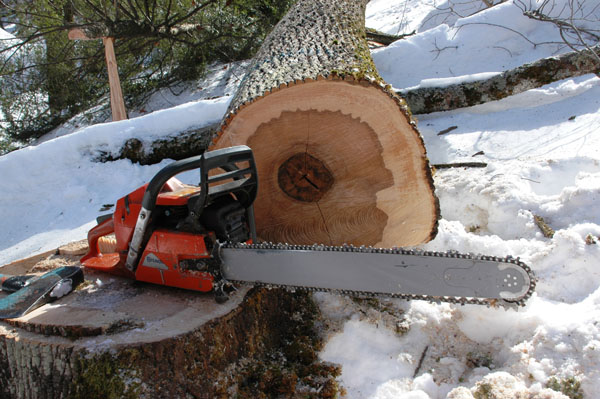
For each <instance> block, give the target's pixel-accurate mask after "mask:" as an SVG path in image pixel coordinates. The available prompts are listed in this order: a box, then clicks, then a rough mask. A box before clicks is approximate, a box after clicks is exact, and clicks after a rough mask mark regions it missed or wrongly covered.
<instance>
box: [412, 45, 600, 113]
mask: <svg viewBox="0 0 600 399" xmlns="http://www.w3.org/2000/svg"><path fill="white" fill-rule="evenodd" d="M592 51H593V52H595V53H596V54H600V46H596V47H593V48H592V49H591V50H582V51H574V52H570V53H565V54H562V55H559V56H556V57H550V58H543V59H541V60H538V61H535V62H533V63H531V64H525V65H522V66H520V67H517V68H515V69H511V70H509V71H505V72H503V73H501V74H499V75H496V76H494V77H492V78H490V79H487V80H480V81H475V82H466V83H459V84H454V85H450V86H447V87H425V88H422V89H416V90H411V91H408V92H406V93H400V95H402V96H404V97H405V98H406V101H408V103H409V104H410V108H411V110H412V111H413V112H414V113H415V114H429V113H432V112H439V111H450V110H453V109H458V108H465V107H471V106H473V105H478V104H484V103H486V102H489V101H496V100H501V99H503V98H505V97H508V96H512V95H515V94H519V93H523V92H524V91H527V90H531V89H535V88H538V87H542V86H543V85H546V84H549V83H552V82H556V81H559V80H561V79H567V78H571V77H575V76H581V75H585V74H588V73H595V74H596V75H598V74H600V65H599V64H598V62H597V60H596V59H595V57H594V56H593V54H592Z"/></svg>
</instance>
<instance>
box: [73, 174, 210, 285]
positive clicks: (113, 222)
mask: <svg viewBox="0 0 600 399" xmlns="http://www.w3.org/2000/svg"><path fill="white" fill-rule="evenodd" d="M146 186H147V185H144V186H142V187H140V188H138V189H137V190H135V191H133V192H132V193H130V194H129V195H127V196H125V197H123V198H121V199H119V200H118V201H117V204H116V208H115V212H114V213H113V215H112V217H111V218H110V219H107V220H105V221H103V222H102V223H100V224H99V225H98V226H96V227H94V228H93V229H91V230H90V231H89V233H88V244H89V248H90V249H89V252H88V253H87V254H86V255H85V256H84V257H83V258H82V259H81V264H82V265H84V266H85V267H88V268H90V269H95V270H99V271H103V272H107V273H110V274H115V275H119V276H124V277H130V278H135V279H136V280H139V281H144V282H148V283H154V284H161V285H168V286H173V287H180V288H184V289H189V290H196V291H203V292H206V291H211V290H212V288H213V287H212V284H213V279H214V278H213V276H212V275H211V274H210V273H208V272H206V271H204V272H203V271H198V270H194V269H190V268H186V267H185V266H184V265H185V264H186V260H194V261H197V260H200V259H209V258H210V252H209V250H208V248H207V246H206V241H205V238H206V235H204V234H191V233H185V232H177V231H169V230H167V229H157V230H155V231H153V232H152V235H151V236H150V238H149V240H148V243H147V244H146V248H145V249H144V252H143V254H142V256H141V258H140V263H139V264H138V267H137V269H136V270H135V273H132V272H131V271H129V270H128V269H127V268H126V267H125V259H126V257H127V251H128V247H129V242H130V241H131V237H132V235H133V231H134V228H135V224H136V221H137V218H138V214H139V212H140V209H141V206H142V205H141V204H142V198H143V195H144V192H145V190H146ZM197 191H198V188H196V189H193V188H190V187H187V186H185V185H183V184H182V183H181V182H179V181H178V180H177V179H176V178H172V179H171V180H170V181H169V182H167V184H165V186H164V188H163V191H162V192H161V193H160V194H159V195H158V200H157V205H159V206H166V207H168V206H182V205H185V204H186V200H187V198H188V197H189V196H190V195H192V194H194V193H195V192H197ZM113 233H114V235H115V239H116V246H115V247H114V252H108V253H102V252H101V251H100V248H99V240H100V238H101V237H104V236H107V235H109V234H113ZM113 245H114V244H113ZM180 265H181V266H180Z"/></svg>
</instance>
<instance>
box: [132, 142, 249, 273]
mask: <svg viewBox="0 0 600 399" xmlns="http://www.w3.org/2000/svg"><path fill="white" fill-rule="evenodd" d="M240 164H241V165H243V166H242V167H240V166H239V165H240ZM198 168H199V169H200V184H199V186H200V192H199V194H198V196H197V197H196V198H194V201H193V202H191V209H190V212H193V213H194V214H195V217H199V216H200V215H201V214H202V211H203V210H204V208H205V207H206V206H207V204H210V203H211V202H212V201H214V200H215V199H217V198H218V197H221V196H223V195H230V194H233V195H234V196H235V197H236V199H237V200H238V201H239V202H240V204H241V205H242V206H243V207H244V208H246V209H247V210H248V212H249V213H250V214H251V217H249V220H250V221H251V222H253V216H254V215H253V214H252V203H253V202H254V200H255V199H256V195H257V193H258V177H257V171H256V163H255V162H254V155H253V154H252V150H251V149H250V147H248V146H245V145H240V146H235V147H229V148H224V149H220V150H215V151H210V152H205V153H203V154H201V155H197V156H195V157H191V158H187V159H182V160H180V161H175V162H173V163H171V164H169V165H167V166H165V167H164V168H163V169H161V170H160V171H159V172H158V173H157V174H156V175H155V176H154V177H153V178H152V180H151V181H150V183H148V186H147V188H146V191H145V193H144V198H143V200H142V209H141V210H140V213H139V215H138V219H137V221H136V225H135V229H134V232H133V237H132V238H131V244H130V246H129V252H128V254H127V261H126V263H125V266H126V267H127V269H129V270H130V271H134V270H135V268H136V265H137V261H138V257H139V252H140V248H141V247H142V244H143V240H144V237H145V236H146V235H145V232H146V229H147V227H148V224H149V222H150V219H151V216H152V212H153V211H154V210H155V208H156V200H157V198H158V194H159V193H160V192H161V190H162V188H163V186H164V185H165V183H166V182H167V181H168V180H169V179H170V178H171V177H173V176H175V175H177V174H179V173H182V172H185V171H188V170H192V169H198ZM216 169H221V170H223V171H224V172H221V173H214V171H215V170H216ZM211 171H213V173H212V174H211ZM218 183H221V184H218ZM249 216H250V215H249ZM252 224H253V223H252ZM251 229H252V230H254V226H251ZM253 235H255V233H254V234H253Z"/></svg>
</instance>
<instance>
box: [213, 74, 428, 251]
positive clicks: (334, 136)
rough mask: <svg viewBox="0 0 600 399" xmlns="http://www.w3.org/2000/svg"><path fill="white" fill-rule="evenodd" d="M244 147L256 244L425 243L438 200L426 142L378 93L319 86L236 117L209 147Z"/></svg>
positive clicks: (264, 101) (291, 90)
mask: <svg viewBox="0 0 600 399" xmlns="http://www.w3.org/2000/svg"><path fill="white" fill-rule="evenodd" d="M239 144H245V145H248V146H249V147H250V148H252V150H253V152H254V156H255V159H256V164H257V169H258V175H259V193H258V198H257V200H256V201H255V203H254V209H255V215H256V227H257V233H258V235H259V237H261V238H262V239H264V240H268V241H273V242H288V243H290V244H314V243H323V244H330V245H340V244H343V243H348V244H354V245H373V246H404V245H415V244H418V243H421V242H425V241H428V240H429V239H430V238H431V236H432V231H433V230H435V226H436V222H437V214H438V213H437V208H436V206H437V201H436V200H435V196H434V194H433V187H432V185H431V175H430V174H429V168H428V163H427V158H426V153H425V149H424V146H423V141H422V139H421V137H420V136H419V134H418V132H417V131H416V130H415V128H414V126H413V125H412V124H411V123H410V120H409V118H408V117H407V115H406V114H405V113H404V111H403V110H402V109H401V107H400V106H399V104H398V101H397V99H394V98H391V97H390V96H389V95H388V94H387V93H385V92H383V91H382V90H381V89H380V88H377V87H373V86H365V85H362V84H356V83H349V82H345V81H313V82H308V83H304V84H297V85H295V86H290V87H288V88H285V89H282V90H278V91H276V92H272V93H271V94H269V95H266V96H264V97H262V98H260V99H259V100H257V101H254V102H252V103H250V104H247V105H246V106H245V107H243V108H240V109H238V110H237V112H236V114H235V116H234V117H233V118H232V119H231V120H229V121H228V122H227V124H226V126H225V127H224V132H223V133H222V134H221V136H220V138H219V139H218V141H217V142H216V143H215V145H214V146H213V147H212V148H211V149H218V148H224V147H228V146H231V145H239Z"/></svg>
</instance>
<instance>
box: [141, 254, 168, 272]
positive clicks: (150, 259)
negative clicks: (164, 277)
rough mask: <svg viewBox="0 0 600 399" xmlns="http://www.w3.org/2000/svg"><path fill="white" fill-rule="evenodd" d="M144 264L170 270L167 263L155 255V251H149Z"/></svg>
mask: <svg viewBox="0 0 600 399" xmlns="http://www.w3.org/2000/svg"><path fill="white" fill-rule="evenodd" d="M142 266H147V267H151V268H153V269H160V270H169V267H168V266H167V265H165V264H164V262H163V261H161V260H160V259H158V256H156V255H154V254H153V253H149V254H148V255H146V258H144V263H142Z"/></svg>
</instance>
